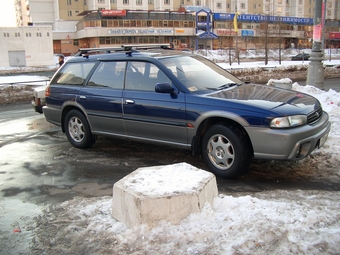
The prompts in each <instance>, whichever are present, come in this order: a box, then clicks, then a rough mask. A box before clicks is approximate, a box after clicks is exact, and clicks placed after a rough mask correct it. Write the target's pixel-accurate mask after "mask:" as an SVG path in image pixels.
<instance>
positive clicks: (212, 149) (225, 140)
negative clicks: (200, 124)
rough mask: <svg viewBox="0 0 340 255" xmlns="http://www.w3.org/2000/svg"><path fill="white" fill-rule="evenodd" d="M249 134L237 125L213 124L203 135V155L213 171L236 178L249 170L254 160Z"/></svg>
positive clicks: (229, 177) (226, 176)
mask: <svg viewBox="0 0 340 255" xmlns="http://www.w3.org/2000/svg"><path fill="white" fill-rule="evenodd" d="M252 154H253V153H252V148H251V145H250V142H249V138H248V136H247V135H246V134H245V133H244V132H243V131H242V130H240V129H239V128H237V127H236V126H231V127H227V126H224V125H222V124H217V125H214V126H211V127H210V128H209V129H208V130H207V132H206V133H205V134H204V136H203V140H202V157H203V160H204V162H205V164H206V165H207V167H208V168H209V169H210V171H211V172H212V173H214V174H215V175H216V176H220V177H223V178H227V179H234V178H237V177H239V176H240V175H242V174H244V173H245V172H247V170H248V169H249V166H250V163H251V160H252Z"/></svg>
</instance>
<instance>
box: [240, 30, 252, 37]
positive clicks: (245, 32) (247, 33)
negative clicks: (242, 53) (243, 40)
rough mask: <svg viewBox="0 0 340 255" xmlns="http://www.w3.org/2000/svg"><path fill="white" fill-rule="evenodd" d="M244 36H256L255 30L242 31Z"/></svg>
mask: <svg viewBox="0 0 340 255" xmlns="http://www.w3.org/2000/svg"><path fill="white" fill-rule="evenodd" d="M242 36H254V31H253V30H242Z"/></svg>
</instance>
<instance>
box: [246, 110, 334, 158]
mask: <svg viewBox="0 0 340 255" xmlns="http://www.w3.org/2000/svg"><path fill="white" fill-rule="evenodd" d="M330 128H331V123H330V122H329V117H328V114H327V113H326V112H324V114H323V116H322V118H321V119H320V120H319V121H318V122H317V123H315V124H313V125H305V126H302V127H297V128H291V129H270V128H258V127H246V131H247V132H248V134H249V137H250V140H251V142H252V145H253V149H254V157H255V158H257V159H283V160H297V159H302V158H305V157H307V156H308V155H309V154H310V153H311V152H312V151H313V150H315V149H316V148H319V147H321V146H322V145H323V144H324V142H325V141H326V140H327V137H328V133H329V131H330Z"/></svg>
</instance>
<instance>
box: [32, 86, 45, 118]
mask: <svg viewBox="0 0 340 255" xmlns="http://www.w3.org/2000/svg"><path fill="white" fill-rule="evenodd" d="M46 86H47V85H43V86H39V87H36V88H34V90H33V99H32V101H31V104H32V107H33V109H34V111H36V112H38V113H43V109H42V108H43V106H44V105H45V89H46Z"/></svg>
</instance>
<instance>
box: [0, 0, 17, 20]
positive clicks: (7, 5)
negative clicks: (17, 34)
mask: <svg viewBox="0 0 340 255" xmlns="http://www.w3.org/2000/svg"><path fill="white" fill-rule="evenodd" d="M0 5H1V8H0V27H13V26H16V24H15V12H14V0H0Z"/></svg>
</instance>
